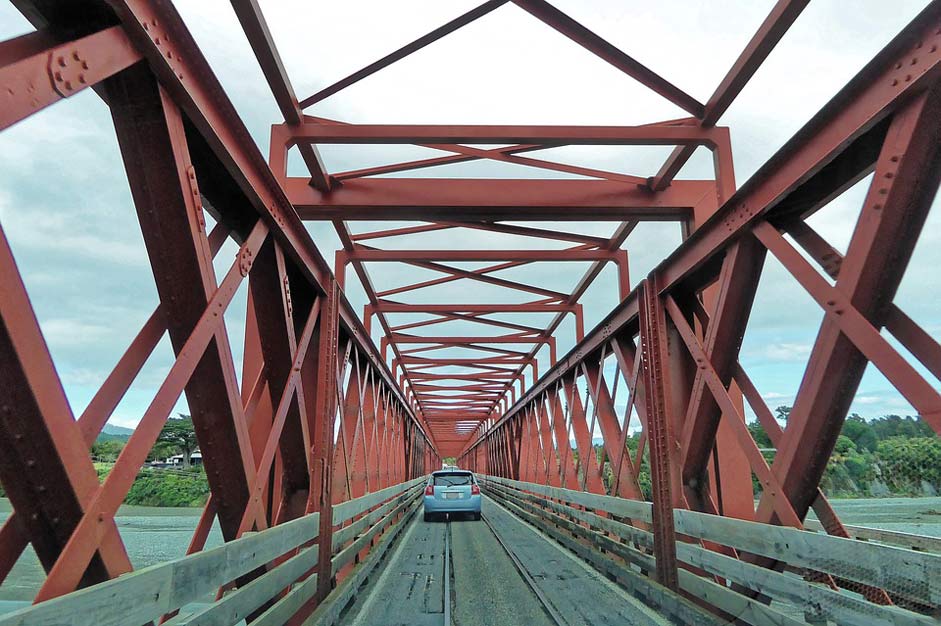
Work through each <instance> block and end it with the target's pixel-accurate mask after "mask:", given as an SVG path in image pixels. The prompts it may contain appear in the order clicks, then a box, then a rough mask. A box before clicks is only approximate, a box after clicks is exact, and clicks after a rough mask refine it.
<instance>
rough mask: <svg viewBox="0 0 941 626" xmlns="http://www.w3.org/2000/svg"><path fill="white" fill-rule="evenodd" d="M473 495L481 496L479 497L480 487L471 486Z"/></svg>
mask: <svg viewBox="0 0 941 626" xmlns="http://www.w3.org/2000/svg"><path fill="white" fill-rule="evenodd" d="M471 495H472V496H479V495H480V486H479V485H471Z"/></svg>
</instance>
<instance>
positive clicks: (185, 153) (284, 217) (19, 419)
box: [0, 1, 440, 611]
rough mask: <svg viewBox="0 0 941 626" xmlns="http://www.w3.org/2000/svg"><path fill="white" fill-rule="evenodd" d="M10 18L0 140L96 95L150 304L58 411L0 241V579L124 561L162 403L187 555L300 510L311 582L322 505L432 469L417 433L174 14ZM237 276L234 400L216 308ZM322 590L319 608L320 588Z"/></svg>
mask: <svg viewBox="0 0 941 626" xmlns="http://www.w3.org/2000/svg"><path fill="white" fill-rule="evenodd" d="M27 5H28V6H27ZM22 8H23V9H24V11H25V12H26V14H27V16H28V17H29V18H30V19H32V20H34V23H35V24H36V26H37V27H38V28H40V30H39V31H37V33H35V34H32V35H27V36H24V37H20V38H17V39H15V40H13V41H12V42H5V43H4V44H3V46H2V48H0V50H2V58H0V61H2V69H0V71H2V72H3V74H2V75H3V82H4V86H5V96H4V97H5V98H6V100H5V104H4V109H3V115H4V117H3V119H2V123H3V127H6V126H9V125H10V124H12V123H15V122H17V121H19V120H21V119H23V118H24V117H27V116H28V115H30V114H32V113H34V112H36V111H38V110H40V109H42V108H43V107H45V106H48V105H49V104H52V103H54V102H55V101H56V100H58V99H61V98H65V97H68V96H70V95H71V94H72V93H75V92H77V91H79V90H80V89H83V88H85V87H92V88H94V89H95V90H96V91H97V92H98V93H99V95H101V97H102V98H103V99H104V101H105V103H106V104H107V105H108V106H109V107H110V109H111V113H112V117H113V119H114V125H115V130H116V133H117V136H118V142H119V146H120V149H121V152H122V157H123V159H124V163H125V166H126V169H127V175H128V180H129V183H130V187H131V192H132V196H133V200H134V204H135V207H136V209H137V212H138V216H139V220H140V224H141V231H142V234H143V237H144V242H145V244H146V247H147V252H148V255H149V258H150V262H151V266H152V268H153V272H154V279H155V281H156V286H157V291H158V294H159V298H160V304H159V306H158V307H157V308H156V310H155V311H154V313H153V315H152V316H151V317H150V318H149V319H148V321H147V322H146V324H145V325H144V326H143V328H142V329H141V331H140V333H138V335H137V336H136V337H135V339H134V340H133V342H132V343H131V345H130V346H129V347H128V349H127V351H126V353H125V354H124V355H123V356H122V357H121V358H120V359H119V361H118V363H117V365H116V366H115V368H114V370H113V372H112V373H111V374H110V375H109V376H108V377H107V378H106V379H105V381H104V383H103V384H102V386H101V388H100V389H99V391H98V393H97V394H95V396H94V398H93V400H92V401H91V402H90V403H89V405H88V407H87V408H86V410H85V411H84V412H83V413H82V415H81V416H80V417H79V418H78V419H77V420H76V419H74V418H73V417H72V413H71V409H70V408H69V406H68V403H67V401H66V400H65V396H64V394H63V391H62V385H61V383H60V382H59V377H58V374H57V372H56V369H55V365H54V364H53V363H52V360H51V358H50V357H49V352H48V350H47V348H46V346H45V343H44V340H43V337H42V333H41V331H40V330H39V326H38V324H37V322H36V318H35V315H34V313H33V310H32V307H31V305H30V302H29V299H28V296H27V294H26V291H25V288H24V287H23V283H22V281H21V279H20V272H19V269H18V268H17V266H16V263H15V261H14V260H13V257H12V255H11V254H10V251H9V248H8V246H7V245H6V240H5V238H0V241H2V243H3V246H2V250H0V263H3V265H4V276H5V277H6V278H5V281H6V282H5V284H6V286H7V287H9V288H4V289H3V290H0V319H2V329H3V333H2V338H3V341H2V343H3V345H2V346H0V361H2V362H3V367H2V371H3V378H4V381H3V383H4V384H3V385H0V387H2V388H3V389H4V393H5V394H7V397H6V398H5V399H4V402H3V405H4V407H14V406H15V407H16V411H15V417H11V416H7V417H5V418H4V421H3V423H2V424H0V447H3V448H4V453H3V455H2V456H3V462H2V463H0V482H2V483H3V485H4V487H5V489H6V490H7V493H8V494H9V496H10V498H11V502H12V503H13V507H14V512H13V514H12V515H11V516H10V518H9V519H8V520H7V522H6V523H5V524H4V525H3V527H2V529H0V555H2V557H0V577H4V578H5V577H6V575H7V574H8V573H9V571H10V568H11V567H12V566H13V564H14V563H15V561H16V559H17V558H18V556H19V555H20V554H21V553H22V551H23V550H24V548H25V547H26V546H27V544H30V543H31V544H32V545H33V547H34V548H35V549H36V551H37V554H38V555H39V557H40V560H41V563H42V564H43V567H44V568H45V570H46V572H47V578H46V580H45V582H44V584H43V586H42V588H41V590H40V592H39V594H38V595H37V598H36V599H37V601H41V600H46V599H49V598H53V597H56V596H59V595H62V594H64V593H68V592H70V591H72V590H74V589H76V588H77V587H81V586H86V585H89V584H93V583H96V582H101V581H103V580H106V579H108V578H113V577H116V576H118V575H120V574H122V573H125V572H127V571H129V570H130V569H131V565H130V562H129V560H128V558H127V554H126V551H125V549H124V546H123V544H122V540H121V537H120V534H119V533H118V531H117V528H116V526H115V522H114V515H115V512H116V511H117V508H118V506H119V505H120V504H121V502H122V501H123V500H124V498H125V495H126V494H127V492H128V490H129V488H130V487H131V484H132V482H133V480H134V478H135V476H136V475H137V473H138V471H139V469H140V467H141V466H142V464H143V463H144V461H145V460H146V457H147V455H148V453H149V452H150V449H151V447H152V445H153V443H154V441H155V440H156V438H157V436H158V434H159V432H160V430H161V428H162V426H163V424H164V422H165V421H166V419H167V417H168V415H169V412H170V411H171V410H172V409H173V406H174V405H175V404H176V401H177V399H178V398H179V397H180V396H181V394H185V395H186V399H187V402H188V405H189V408H190V412H191V413H192V416H193V421H194V424H195V426H196V431H197V438H198V440H199V444H200V449H201V451H202V453H203V457H204V459H205V466H206V470H207V475H208V478H209V484H210V488H211V492H212V493H211V496H210V499H209V501H208V503H207V504H206V507H205V510H204V512H203V515H202V517H201V518H200V520H199V523H198V525H197V529H196V531H195V533H194V536H193V539H192V541H191V542H190V546H189V552H195V551H199V550H201V549H202V547H203V545H204V544H205V541H206V538H207V536H208V533H209V529H210V527H211V525H212V523H213V521H214V519H218V520H219V523H220V526H221V528H222V531H223V536H224V538H225V539H226V540H232V539H235V538H237V537H239V536H241V535H242V534H244V533H246V532H250V531H255V530H261V529H265V528H268V527H271V526H274V525H277V524H281V523H283V522H285V521H288V520H290V519H293V518H296V517H298V516H301V515H304V514H306V513H311V512H318V513H320V514H321V518H320V519H321V520H322V521H323V526H322V528H321V532H320V535H319V539H318V541H319V543H320V545H321V550H320V554H321V556H322V557H323V558H322V559H321V563H320V567H319V571H330V567H331V563H330V556H331V549H330V547H331V537H332V534H333V531H334V527H333V524H332V522H331V519H332V518H331V515H330V511H331V508H332V506H333V505H334V504H335V503H338V502H343V501H345V500H347V499H349V498H350V497H353V495H354V494H355V495H361V494H363V493H366V492H374V491H378V490H380V489H382V488H383V487H388V486H390V485H394V484H398V483H401V482H403V481H405V480H407V479H409V478H412V477H415V476H420V475H422V474H424V473H426V472H428V471H429V470H430V469H432V468H433V467H435V466H436V465H437V464H438V463H439V462H440V461H439V460H438V456H437V452H436V449H435V447H434V444H433V442H431V441H429V440H428V438H427V437H428V435H427V429H426V427H425V426H424V424H422V423H420V422H419V417H418V416H417V415H416V414H415V412H414V411H413V409H412V406H411V404H410V402H409V400H408V399H407V397H406V396H405V395H404V394H403V393H402V390H401V389H400V387H399V385H398V384H397V382H396V379H395V377H394V375H393V373H392V372H391V371H390V370H389V369H388V367H387V366H386V364H385V363H384V362H383V360H382V358H381V356H380V355H379V351H378V350H377V348H376V347H375V346H374V345H373V344H372V343H371V341H370V339H369V337H368V333H366V331H365V329H364V328H363V326H362V324H361V322H360V321H359V320H358V317H357V315H356V314H355V313H354V312H353V311H352V308H351V306H350V304H349V302H348V301H347V300H346V298H345V297H344V295H343V294H342V292H341V291H340V290H339V289H338V288H337V283H336V280H335V279H334V277H333V275H332V273H331V271H330V269H329V267H328V266H327V264H326V263H325V261H324V260H323V258H322V256H321V255H320V253H319V252H318V250H317V249H316V248H315V247H314V245H313V242H312V241H311V240H310V237H309V235H308V234H307V232H306V230H304V229H303V227H302V226H301V224H300V221H299V220H298V219H297V217H296V214H295V213H294V210H293V208H292V207H291V205H290V204H289V203H288V201H287V198H286V197H285V196H284V193H283V191H282V190H281V188H280V186H279V185H278V184H277V182H276V181H275V179H274V178H273V177H272V176H271V174H270V171H269V170H268V168H267V165H266V163H265V161H264V159H263V158H262V156H261V154H260V153H259V152H258V149H257V147H256V146H255V145H254V143H253V142H252V141H251V139H250V138H249V136H248V133H247V131H246V130H245V128H244V126H243V125H242V124H241V122H240V120H239V118H238V116H237V115H236V114H235V113H234V110H233V108H232V105H231V103H230V102H229V101H228V99H227V98H226V97H225V94H224V92H223V91H222V88H221V87H220V86H219V84H218V82H217V81H216V79H215V77H214V76H213V75H212V73H211V71H210V70H209V68H208V65H207V64H206V62H205V59H203V57H202V55H201V54H200V53H199V50H198V48H197V46H196V44H195V43H194V42H193V40H192V38H191V37H190V35H189V33H188V31H187V30H186V29H185V27H184V26H183V24H182V21H181V20H180V18H179V16H178V15H177V14H176V12H175V11H174V10H173V9H172V8H171V7H168V6H167V5H164V4H159V3H153V4H152V3H147V2H130V3H114V4H113V5H108V4H106V3H103V2H84V3H75V5H74V6H69V7H64V6H63V5H61V4H58V3H47V2H42V1H39V2H34V3H23V7H22ZM170 42H172V44H171V43H170ZM182 59H185V63H184V61H183V60H182ZM55 68H60V69H55ZM7 86H9V89H7ZM27 87H29V88H27ZM37 89H38V91H37ZM37 94H38V97H37ZM7 102H8V103H9V105H10V106H9V107H7ZM207 213H208V214H210V215H211V217H212V220H213V221H214V222H215V226H214V227H213V228H212V229H211V232H210V230H209V229H208V228H207V221H208V220H209V218H208V217H207V215H206V214H207ZM229 238H231V239H234V240H235V242H236V243H237V244H238V246H239V250H238V254H237V256H236V258H235V260H234V262H233V263H232V264H231V265H230V266H229V268H228V270H227V271H226V272H225V274H224V276H221V277H216V275H215V272H214V269H213V263H212V261H213V256H214V255H215V254H216V252H218V250H219V249H220V248H221V247H222V245H223V243H224V242H225V241H226V240H227V239H229ZM246 282H247V283H248V291H249V304H248V310H247V312H246V330H245V333H246V335H245V357H244V359H243V361H242V363H241V368H242V376H241V379H242V386H241V389H240V388H239V385H238V384H237V382H236V380H237V378H236V375H235V367H236V364H235V362H234V360H233V358H232V352H231V349H230V346H229V337H228V334H227V326H226V323H225V312H226V311H227V309H228V308H229V305H230V303H231V301H232V298H233V296H234V295H235V293H236V291H237V289H238V288H239V286H240V285H242V284H244V283H246ZM165 335H169V338H170V341H171V344H172V346H173V349H174V353H175V355H176V359H175V362H174V363H173V365H172V367H171V368H170V371H169V373H168V374H167V376H166V378H165V379H164V380H163V381H162V382H161V383H160V385H159V389H158V390H157V391H156V393H155V395H154V397H153V401H152V402H151V404H150V405H149V407H148V408H147V410H146V411H145V412H144V414H143V416H142V419H141V422H140V424H139V425H138V426H137V428H136V430H135V431H134V434H133V435H132V436H131V438H130V440H129V441H128V443H127V445H126V447H125V448H124V450H123V451H122V453H121V455H120V456H119V458H118V460H117V462H116V463H115V466H114V468H113V469H112V471H111V473H110V474H109V475H108V477H107V479H106V480H105V481H104V482H103V483H101V484H99V482H98V480H97V478H96V473H95V470H94V468H93V466H92V464H91V459H90V456H89V453H88V451H89V447H90V446H91V444H92V443H93V442H94V440H95V438H96V437H97V435H98V434H99V433H100V432H101V429H102V428H103V427H104V425H105V423H106V422H107V421H108V418H109V417H110V416H111V414H112V412H113V411H114V409H115V407H116V406H117V404H118V403H119V402H120V400H121V399H122V397H124V395H125V393H126V392H127V390H128V388H129V387H130V385H131V384H132V383H133V382H134V381H135V379H136V378H137V376H138V373H139V372H140V370H141V368H142V366H143V365H144V362H145V361H146V360H147V359H148V357H149V356H150V355H151V353H152V352H153V351H154V349H155V347H156V345H157V343H158V342H159V341H160V339H161V337H163V336H165ZM8 413H9V411H8ZM334 416H338V417H339V419H340V420H341V424H340V434H341V435H342V436H341V437H340V438H339V439H335V429H334V424H333V420H334ZM350 416H352V417H350ZM350 419H352V420H353V421H352V424H353V427H352V428H353V430H352V431H350V432H347V426H349V423H350V421H349V420H350ZM24 446H25V447H24ZM357 468H360V469H359V470H357ZM362 468H368V470H367V471H362ZM24 475H28V476H31V477H32V478H30V479H29V480H24V479H23V477H24ZM334 547H335V548H336V549H340V548H341V547H342V546H339V545H338V546H334ZM324 568H326V569H324ZM263 571H264V570H262V572H263ZM258 573H261V572H256V574H253V575H249V576H247V577H245V578H243V579H240V581H239V582H238V584H244V583H245V582H247V581H248V580H251V578H252V577H253V576H254V575H257V574H258ZM341 575H342V573H341ZM319 582H320V594H319V595H320V597H323V596H324V595H326V594H327V593H328V592H329V590H330V588H331V576H329V575H326V576H320V577H319ZM310 608H311V607H310V606H308V607H306V608H305V609H303V610H304V611H306V610H309V609H310Z"/></svg>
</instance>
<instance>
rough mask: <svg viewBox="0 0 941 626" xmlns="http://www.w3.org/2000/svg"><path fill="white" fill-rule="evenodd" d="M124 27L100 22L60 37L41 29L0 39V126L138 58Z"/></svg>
mask: <svg viewBox="0 0 941 626" xmlns="http://www.w3.org/2000/svg"><path fill="white" fill-rule="evenodd" d="M141 58H142V57H141V53H140V52H138V51H137V49H135V48H134V46H133V44H131V42H130V40H129V39H128V38H127V35H126V34H125V32H124V30H123V29H122V28H121V27H119V26H112V27H110V28H105V29H104V30H100V31H98V32H96V33H93V34H91V35H87V36H85V37H79V38H78V39H75V40H73V41H67V42H59V41H58V40H57V39H56V38H55V37H53V36H52V35H51V34H50V33H48V32H46V31H43V30H41V31H36V32H33V33H28V34H26V35H22V36H20V37H16V38H15V39H11V40H8V41H4V42H2V43H0V85H3V92H4V93H3V106H2V107H0V130H3V129H5V128H8V127H9V126H12V125H13V124H15V123H16V122H18V121H20V120H22V119H25V118H26V117H28V116H30V115H32V114H33V113H36V112H37V111H40V110H42V109H44V108H46V107H47V106H49V105H50V104H54V103H56V102H58V101H59V100H62V99H64V98H68V97H70V96H72V95H74V94H76V93H78V92H80V91H82V90H84V89H85V88H87V87H92V86H94V85H96V84H98V83H99V82H101V81H102V80H104V79H106V78H108V77H110V76H113V75H114V74H117V73H118V72H120V71H121V70H123V69H125V68H127V67H129V66H131V65H133V64H134V63H137V62H138V61H140V60H141Z"/></svg>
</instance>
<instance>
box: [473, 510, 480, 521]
mask: <svg viewBox="0 0 941 626" xmlns="http://www.w3.org/2000/svg"><path fill="white" fill-rule="evenodd" d="M473 517H474V520H475V521H478V522H479V521H480V511H477V512H476V513H474V515H473Z"/></svg>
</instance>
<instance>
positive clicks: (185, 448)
mask: <svg viewBox="0 0 941 626" xmlns="http://www.w3.org/2000/svg"><path fill="white" fill-rule="evenodd" d="M161 444H163V445H164V446H165V448H166V449H169V450H173V451H176V452H177V453H178V454H182V455H183V467H184V468H189V466H190V455H191V454H192V453H193V450H195V449H196V448H197V446H198V445H199V443H198V442H197V441H196V431H195V429H194V428H193V419H192V418H191V417H190V416H189V415H183V414H182V413H181V414H180V416H179V417H171V418H170V419H168V420H167V423H166V424H164V425H163V430H161V431H160V435H159V436H158V437H157V444H156V445H155V446H154V449H156V448H157V446H158V445H161Z"/></svg>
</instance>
